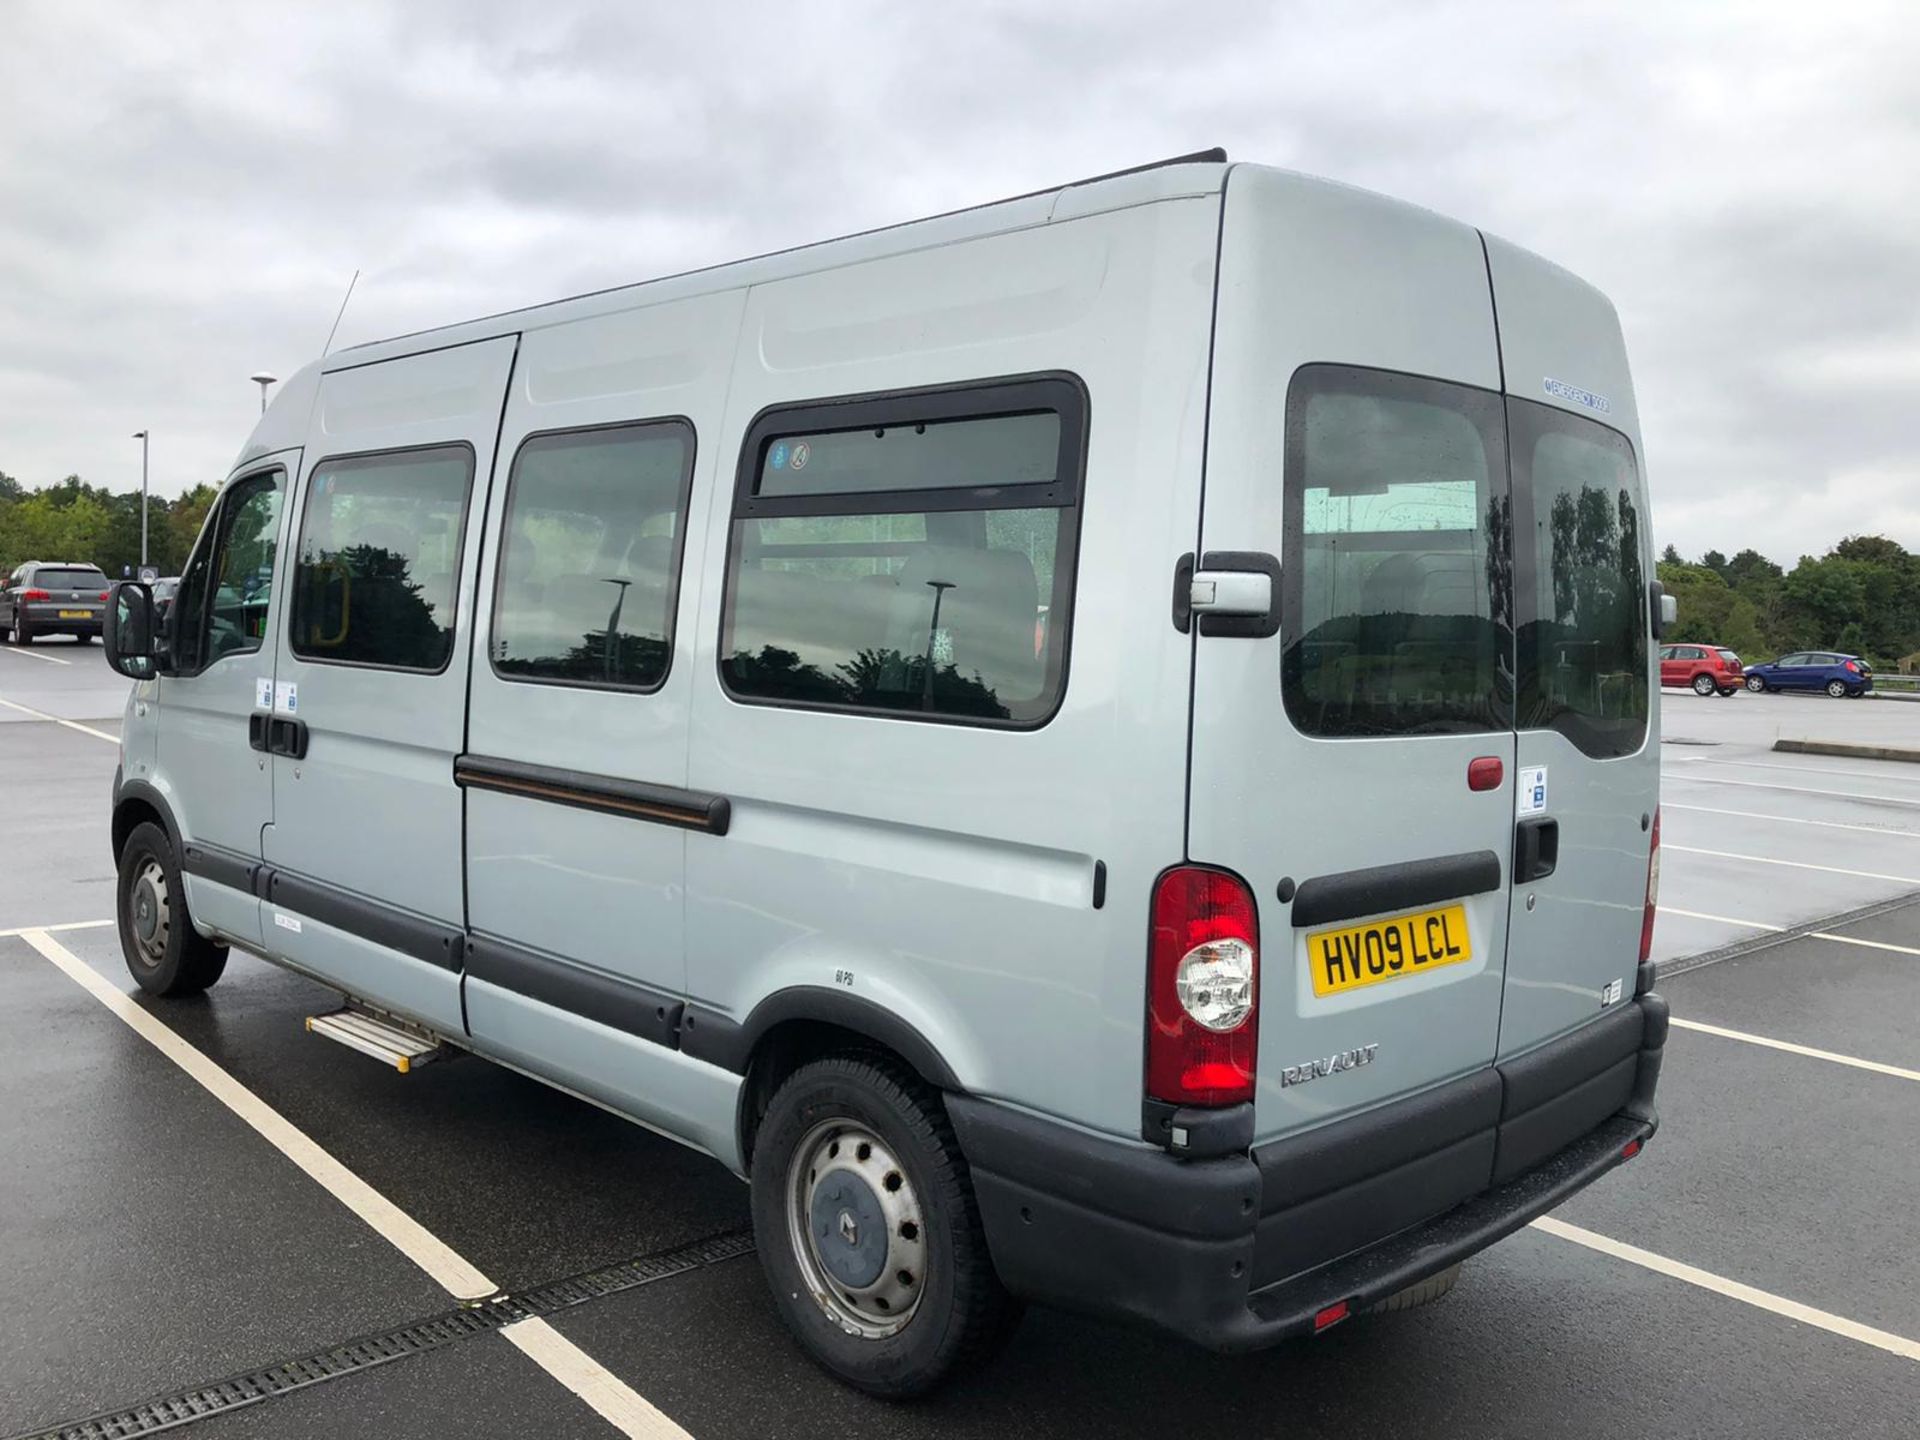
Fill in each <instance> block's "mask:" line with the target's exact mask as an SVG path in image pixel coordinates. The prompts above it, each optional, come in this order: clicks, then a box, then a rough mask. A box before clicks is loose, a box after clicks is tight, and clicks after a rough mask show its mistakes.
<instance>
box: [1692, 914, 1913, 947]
mask: <svg viewBox="0 0 1920 1440" xmlns="http://www.w3.org/2000/svg"><path fill="white" fill-rule="evenodd" d="M1659 909H1660V913H1661V914H1662V915H1678V916H1680V917H1681V918H1683V919H1686V920H1711V921H1713V922H1714V923H1715V924H1716V925H1738V926H1740V927H1741V928H1742V929H1744V930H1772V931H1781V930H1785V929H1787V928H1788V927H1787V926H1785V925H1769V924H1768V923H1767V922H1766V921H1764V920H1736V919H1735V918H1734V917H1733V916H1731V915H1706V914H1702V913H1701V912H1700V911H1698V910H1681V909H1679V908H1678V907H1676V906H1672V905H1662V906H1660V907H1659ZM1800 938H1801V939H1803V940H1830V941H1832V942H1833V943H1834V944H1835V945H1858V946H1860V947H1861V948H1862V949H1865V950H1891V951H1892V952H1893V953H1894V954H1896V955H1920V947H1916V946H1913V945H1896V944H1894V943H1893V942H1892V941H1891V940H1868V939H1865V938H1863V937H1862V936H1859V935H1836V934H1834V933H1833V932H1832V931H1831V930H1809V931H1807V933H1806V934H1805V935H1803V936H1801V937H1800Z"/></svg>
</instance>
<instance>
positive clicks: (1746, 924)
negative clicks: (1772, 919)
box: [1658, 905, 1787, 930]
mask: <svg viewBox="0 0 1920 1440" xmlns="http://www.w3.org/2000/svg"><path fill="white" fill-rule="evenodd" d="M1658 908H1659V911H1660V913H1661V914H1662V915H1678V916H1681V917H1682V918H1684V919H1687V920H1711V921H1713V922H1714V924H1716V925H1738V926H1739V927H1740V928H1741V929H1743V930H1784V929H1786V928H1787V927H1786V926H1784V925H1769V924H1767V923H1766V922H1765V921H1762V920H1736V919H1734V918H1733V917H1732V916H1731V915H1703V914H1701V913H1700V912H1699V911H1698V910H1682V909H1680V908H1679V907H1678V906H1677V905H1662V906H1660V907H1658Z"/></svg>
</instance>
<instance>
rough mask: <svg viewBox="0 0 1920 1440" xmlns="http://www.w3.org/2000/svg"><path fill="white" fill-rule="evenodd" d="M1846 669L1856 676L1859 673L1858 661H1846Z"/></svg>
mask: <svg viewBox="0 0 1920 1440" xmlns="http://www.w3.org/2000/svg"><path fill="white" fill-rule="evenodd" d="M1847 669H1849V670H1851V671H1853V673H1854V674H1856V675H1858V674H1859V673H1860V662H1859V661H1858V660H1849V661H1847Z"/></svg>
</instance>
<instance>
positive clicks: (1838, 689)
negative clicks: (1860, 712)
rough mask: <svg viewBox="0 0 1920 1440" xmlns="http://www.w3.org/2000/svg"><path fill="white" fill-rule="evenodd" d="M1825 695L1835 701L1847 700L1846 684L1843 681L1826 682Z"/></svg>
mask: <svg viewBox="0 0 1920 1440" xmlns="http://www.w3.org/2000/svg"><path fill="white" fill-rule="evenodd" d="M1827 694H1829V695H1831V696H1832V697H1833V698H1834V699H1836V700H1844V699H1846V698H1847V682H1846V681H1844V680H1829V681H1827Z"/></svg>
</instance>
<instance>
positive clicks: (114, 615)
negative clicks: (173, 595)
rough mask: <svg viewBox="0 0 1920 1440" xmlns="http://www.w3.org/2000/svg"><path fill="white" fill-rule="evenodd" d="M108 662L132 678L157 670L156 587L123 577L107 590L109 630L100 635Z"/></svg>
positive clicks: (152, 673)
mask: <svg viewBox="0 0 1920 1440" xmlns="http://www.w3.org/2000/svg"><path fill="white" fill-rule="evenodd" d="M101 641H102V644H103V645H104V647H105V649H106V652H107V665H108V666H109V667H110V668H111V669H113V670H115V671H117V672H119V673H120V674H122V675H125V676H126V677H127V678H128V679H130V680H150V679H152V678H153V676H154V675H155V674H157V673H158V670H159V664H158V660H157V656H156V647H155V645H154V618H153V587H152V586H150V585H146V584H143V583H142V582H140V581H138V580H121V581H118V582H116V583H115V585H114V587H113V588H112V590H110V591H109V592H108V593H107V624H106V633H105V634H104V635H102V636H101Z"/></svg>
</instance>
